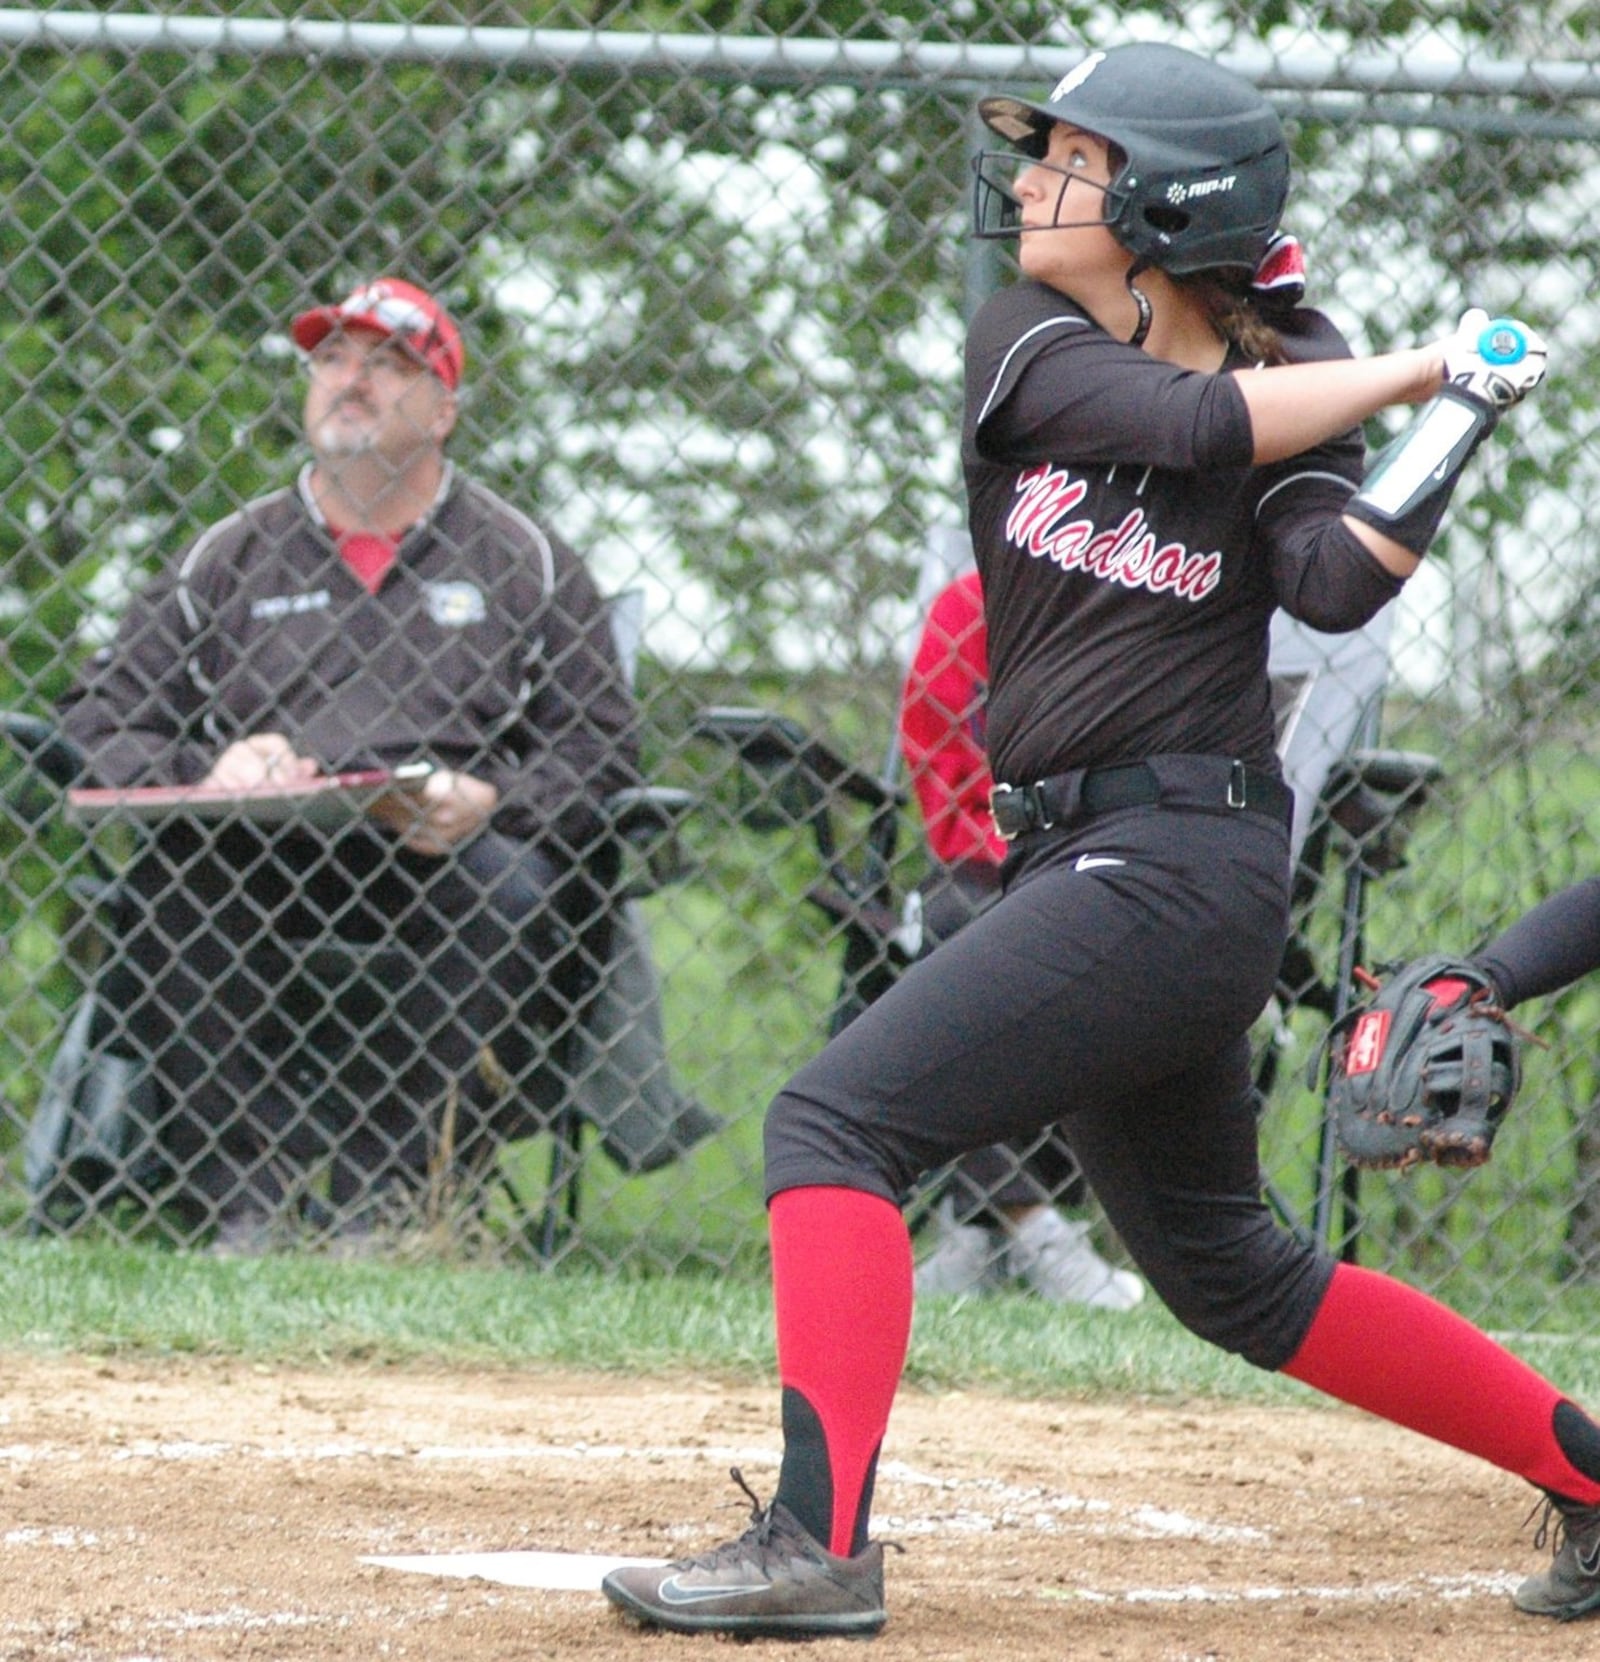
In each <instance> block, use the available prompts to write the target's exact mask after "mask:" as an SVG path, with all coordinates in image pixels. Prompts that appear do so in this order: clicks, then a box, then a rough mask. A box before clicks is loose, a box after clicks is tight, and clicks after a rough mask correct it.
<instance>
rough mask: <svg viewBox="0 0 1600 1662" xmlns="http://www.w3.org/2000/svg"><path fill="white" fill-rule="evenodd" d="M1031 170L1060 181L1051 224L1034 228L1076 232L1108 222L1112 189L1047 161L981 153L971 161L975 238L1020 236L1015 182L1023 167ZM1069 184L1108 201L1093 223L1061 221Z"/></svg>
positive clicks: (1013, 153) (1019, 205)
mask: <svg viewBox="0 0 1600 1662" xmlns="http://www.w3.org/2000/svg"><path fill="white" fill-rule="evenodd" d="M1030 167H1031V168H1037V169H1039V170H1040V171H1041V172H1043V173H1053V174H1056V175H1057V176H1058V177H1059V178H1060V180H1061V186H1060V189H1059V190H1058V191H1057V192H1056V210H1055V213H1054V214H1053V215H1052V216H1051V223H1050V224H1048V225H1044V226H1036V227H1033V229H1037V230H1051V231H1076V230H1081V229H1084V228H1086V227H1087V226H1090V225H1104V224H1106V223H1107V222H1108V220H1109V219H1110V217H1111V208H1110V205H1109V204H1110V201H1111V198H1112V194H1113V187H1112V186H1109V185H1097V184H1095V182H1094V181H1093V180H1091V179H1085V178H1084V177H1083V176H1082V174H1078V173H1068V172H1067V171H1066V169H1065V168H1059V167H1052V166H1051V165H1050V163H1049V162H1044V161H1035V160H1034V159H1033V158H1032V157H1031V156H1027V155H1024V154H1022V153H1021V152H1019V151H1016V150H984V151H981V152H979V154H978V155H976V156H974V157H973V159H972V176H973V178H972V184H973V209H972V222H973V235H974V236H977V237H983V238H989V239H999V238H1010V237H1019V236H1021V235H1022V230H1023V227H1022V199H1021V198H1020V197H1019V196H1018V194H1017V187H1016V179H1017V175H1018V174H1019V173H1021V172H1022V171H1023V169H1024V168H1030ZM1070 184H1077V185H1078V186H1079V188H1080V189H1081V188H1083V187H1088V188H1089V189H1092V190H1098V191H1100V192H1101V193H1102V194H1103V195H1104V197H1105V198H1106V201H1107V207H1106V210H1105V212H1104V213H1102V214H1100V215H1099V216H1098V217H1097V218H1095V219H1092V220H1084V219H1073V220H1065V219H1062V218H1061V201H1062V198H1063V197H1064V196H1065V195H1066V191H1067V186H1068V185H1070Z"/></svg>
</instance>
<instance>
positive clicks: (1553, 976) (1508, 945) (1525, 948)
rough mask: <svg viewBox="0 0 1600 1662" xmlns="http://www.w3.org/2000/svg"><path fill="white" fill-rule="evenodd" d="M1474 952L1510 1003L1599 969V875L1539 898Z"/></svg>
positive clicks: (1555, 989)
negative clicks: (1531, 908)
mask: <svg viewBox="0 0 1600 1662" xmlns="http://www.w3.org/2000/svg"><path fill="white" fill-rule="evenodd" d="M1472 956H1473V958H1474V960H1475V961H1476V962H1477V963H1480V964H1482V965H1483V967H1484V968H1485V969H1486V970H1487V971H1488V972H1489V974H1490V975H1491V976H1492V977H1493V978H1494V983H1495V985H1496V986H1497V987H1498V988H1499V989H1500V994H1501V997H1502V998H1503V999H1504V1001H1505V1005H1506V1008H1507V1009H1510V1008H1511V1007H1512V1006H1513V1005H1517V1004H1521V1003H1522V1002H1523V1001H1524V1000H1525V999H1529V998H1538V997H1539V996H1540V995H1541V994H1544V993H1553V992H1559V991H1560V989H1561V988H1563V987H1565V986H1567V985H1568V983H1570V982H1573V981H1576V980H1577V979H1578V977H1579V976H1580V975H1587V974H1588V973H1589V972H1590V971H1591V970H1595V969H1600V877H1588V878H1585V879H1584V881H1583V882H1581V883H1574V884H1573V886H1572V887H1571V888H1570V889H1563V890H1562V891H1561V892H1560V893H1559V894H1555V895H1552V896H1551V897H1550V898H1549V899H1548V900H1546V901H1542V902H1540V904H1539V905H1537V906H1535V907H1534V908H1533V910H1532V911H1530V912H1524V913H1523V915H1522V916H1521V917H1520V918H1518V919H1517V921H1516V922H1515V923H1514V924H1512V925H1511V927H1510V928H1509V929H1506V930H1504V931H1503V932H1502V933H1501V934H1499V935H1497V936H1496V937H1495V938H1494V939H1493V940H1492V941H1490V943H1489V944H1488V945H1487V946H1486V947H1484V949H1483V950H1482V951H1481V952H1475V953H1473V955H1472Z"/></svg>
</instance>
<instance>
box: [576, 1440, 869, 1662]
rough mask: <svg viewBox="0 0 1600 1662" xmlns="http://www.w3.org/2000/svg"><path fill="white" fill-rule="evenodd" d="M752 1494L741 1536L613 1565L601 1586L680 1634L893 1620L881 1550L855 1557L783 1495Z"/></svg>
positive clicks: (846, 1633)
mask: <svg viewBox="0 0 1600 1662" xmlns="http://www.w3.org/2000/svg"><path fill="white" fill-rule="evenodd" d="M733 1480H734V1482H735V1483H737V1484H738V1485H739V1487H740V1488H741V1489H743V1490H744V1492H745V1494H746V1495H748V1496H749V1498H750V1508H751V1517H752V1519H753V1520H754V1521H753V1522H752V1524H751V1526H750V1528H749V1529H747V1530H746V1531H745V1532H744V1534H743V1535H741V1536H740V1537H739V1539H738V1540H737V1541H729V1542H728V1544H727V1545H726V1546H721V1547H716V1548H714V1549H713V1550H712V1551H711V1552H707V1553H702V1554H701V1555H700V1557H698V1558H680V1559H678V1560H677V1562H676V1563H672V1564H664V1565H662V1564H655V1565H628V1566H626V1567H625V1568H623V1569H619V1570H613V1571H612V1572H611V1573H610V1574H609V1575H608V1576H607V1577H606V1578H605V1580H604V1581H602V1582H601V1583H600V1588H601V1591H602V1592H603V1593H604V1594H605V1595H606V1597H607V1598H608V1599H610V1600H611V1602H612V1603H613V1604H615V1605H617V1606H618V1607H619V1608H620V1609H621V1610H622V1611H623V1612H624V1613H625V1614H626V1615H628V1616H631V1617H632V1618H633V1619H634V1620H635V1621H637V1622H640V1623H642V1624H643V1625H644V1626H646V1627H665V1628H670V1629H672V1630H673V1631H674V1632H676V1633H734V1634H739V1635H741V1636H743V1637H747V1638H773V1639H805V1638H817V1639H824V1638H828V1637H834V1638H857V1639H870V1638H871V1637H872V1636H873V1635H874V1634H875V1633H877V1631H878V1630H879V1629H880V1628H881V1627H882V1626H883V1624H884V1623H885V1622H886V1621H887V1620H888V1612H887V1611H886V1610H885V1609H884V1606H883V1547H882V1545H881V1544H880V1543H878V1542H876V1541H875V1542H873V1544H872V1545H871V1546H869V1547H868V1548H867V1550H866V1551H865V1552H863V1553H861V1554H859V1555H858V1556H857V1557H855V1558H836V1557H835V1556H834V1555H833V1554H832V1553H831V1552H827V1551H825V1550H824V1549H823V1548H822V1547H821V1546H820V1545H818V1543H817V1542H816V1541H814V1540H813V1539H812V1538H811V1536H810V1535H808V1534H807V1533H806V1531H805V1530H804V1529H802V1528H801V1527H800V1525H799V1524H798V1523H797V1522H796V1521H795V1518H794V1514H793V1513H792V1512H790V1511H789V1509H788V1508H787V1507H785V1506H783V1505H782V1504H781V1503H780V1502H778V1501H773V1502H772V1504H771V1505H770V1506H766V1507H763V1506H762V1504H761V1502H760V1501H759V1500H757V1498H756V1495H755V1491H754V1490H752V1489H751V1488H750V1486H749V1484H747V1483H746V1482H745V1480H744V1478H743V1476H742V1475H741V1474H740V1472H739V1471H738V1470H737V1469H736V1470H735V1471H734V1473H733Z"/></svg>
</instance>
